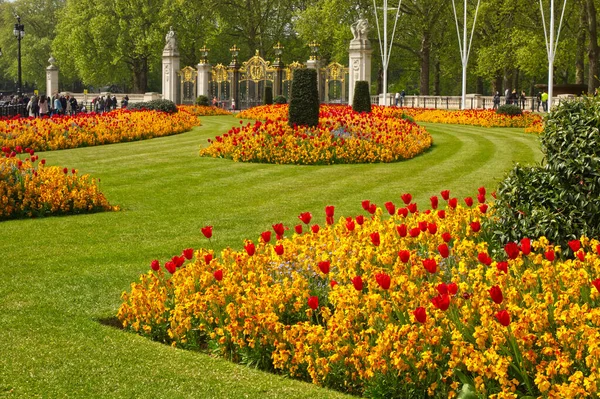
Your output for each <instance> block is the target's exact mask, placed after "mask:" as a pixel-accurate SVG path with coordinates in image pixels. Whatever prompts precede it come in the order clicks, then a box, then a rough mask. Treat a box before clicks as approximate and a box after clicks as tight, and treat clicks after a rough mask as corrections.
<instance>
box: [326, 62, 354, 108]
mask: <svg viewBox="0 0 600 399" xmlns="http://www.w3.org/2000/svg"><path fill="white" fill-rule="evenodd" d="M346 75H348V68H346V67H344V66H343V65H342V64H340V63H338V62H332V63H331V64H329V65H327V66H326V67H325V68H321V76H322V79H323V81H324V83H325V84H324V86H325V93H323V96H322V98H323V100H324V101H325V102H326V103H336V104H345V103H348V98H347V94H346V93H348V88H347V87H346V86H347V85H348V79H347V78H346Z"/></svg>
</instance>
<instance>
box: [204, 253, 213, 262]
mask: <svg viewBox="0 0 600 399" xmlns="http://www.w3.org/2000/svg"><path fill="white" fill-rule="evenodd" d="M212 260H213V255H212V254H210V253H209V254H206V255H204V263H206V264H207V265H209V264H210V262H211V261H212Z"/></svg>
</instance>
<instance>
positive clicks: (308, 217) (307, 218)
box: [298, 212, 312, 224]
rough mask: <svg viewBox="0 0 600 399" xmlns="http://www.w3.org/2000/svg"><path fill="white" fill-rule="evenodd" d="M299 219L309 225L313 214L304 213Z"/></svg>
mask: <svg viewBox="0 0 600 399" xmlns="http://www.w3.org/2000/svg"><path fill="white" fill-rule="evenodd" d="M298 219H300V220H301V221H302V223H304V224H309V223H310V220H311V219H312V214H311V213H310V212H303V213H301V214H300V216H298Z"/></svg>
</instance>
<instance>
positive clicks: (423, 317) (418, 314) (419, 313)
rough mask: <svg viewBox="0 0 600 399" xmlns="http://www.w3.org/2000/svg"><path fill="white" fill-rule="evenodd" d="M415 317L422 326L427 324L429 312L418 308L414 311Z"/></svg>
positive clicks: (420, 307)
mask: <svg viewBox="0 0 600 399" xmlns="http://www.w3.org/2000/svg"><path fill="white" fill-rule="evenodd" d="M413 315H414V316H415V319H416V320H417V321H418V322H419V323H421V324H425V322H426V321H427V311H426V310H425V308H424V307H422V306H419V307H418V308H416V309H415V310H414V311H413Z"/></svg>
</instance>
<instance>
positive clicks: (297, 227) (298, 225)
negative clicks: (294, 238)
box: [294, 224, 302, 234]
mask: <svg viewBox="0 0 600 399" xmlns="http://www.w3.org/2000/svg"><path fill="white" fill-rule="evenodd" d="M294 230H295V231H296V234H302V225H301V224H297V225H296V227H294Z"/></svg>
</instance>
